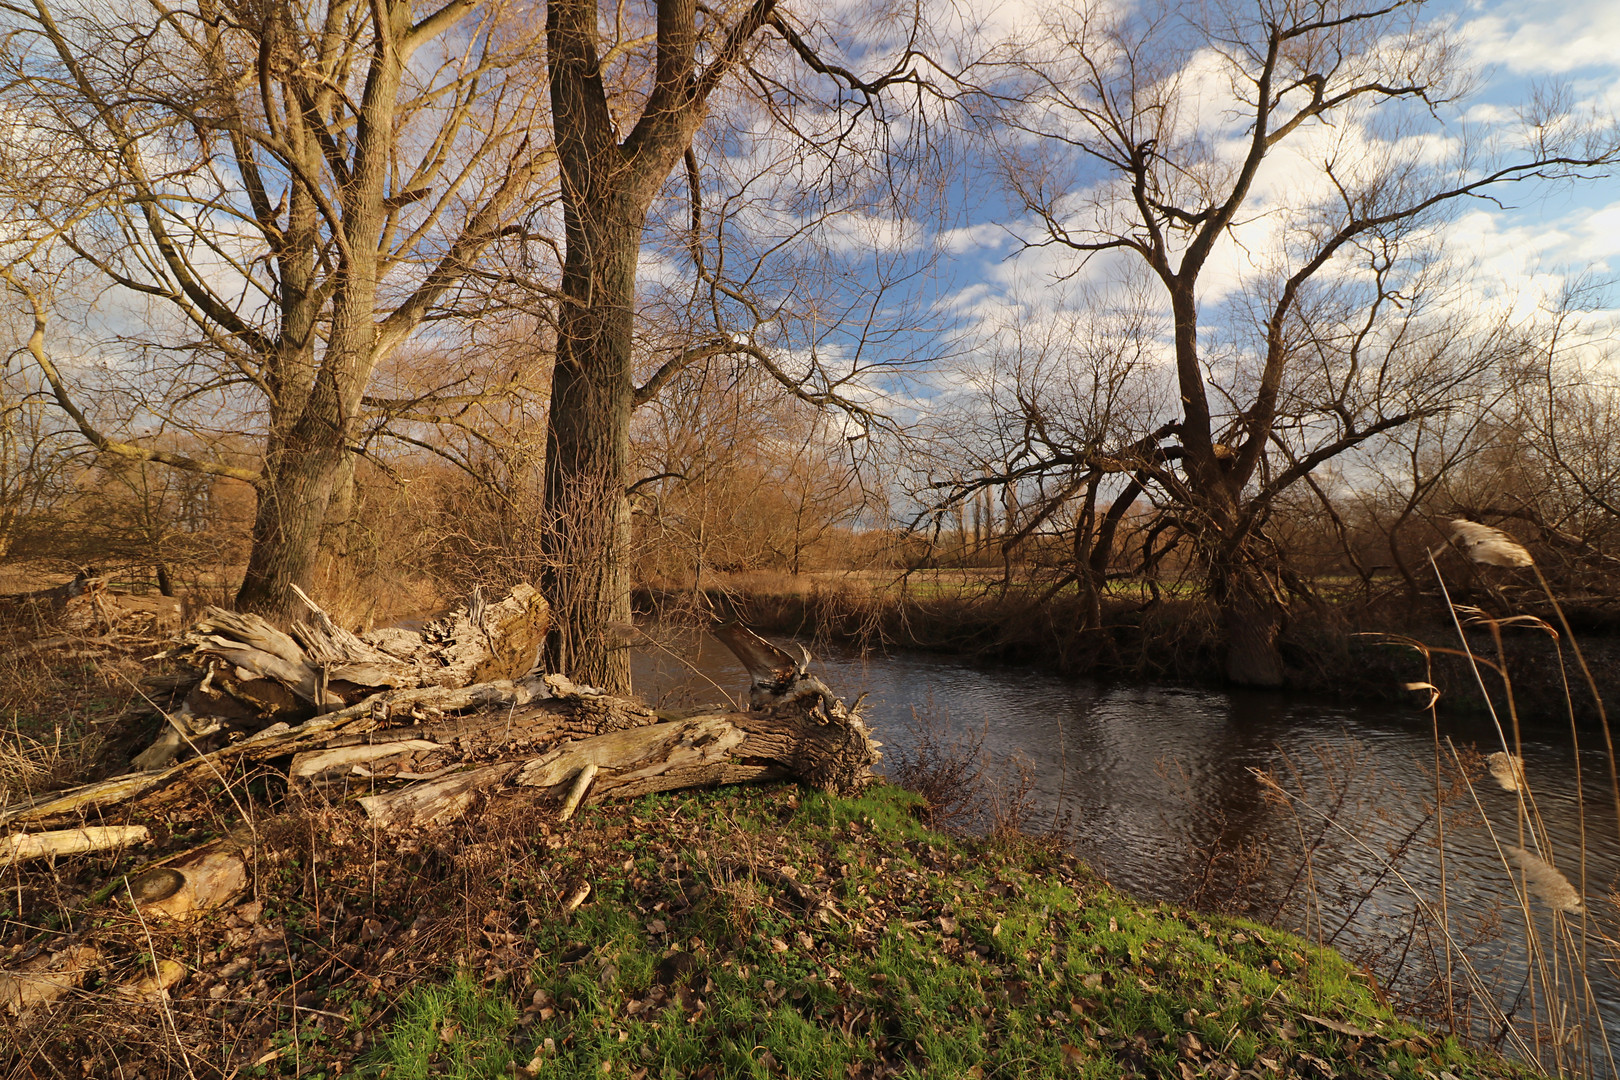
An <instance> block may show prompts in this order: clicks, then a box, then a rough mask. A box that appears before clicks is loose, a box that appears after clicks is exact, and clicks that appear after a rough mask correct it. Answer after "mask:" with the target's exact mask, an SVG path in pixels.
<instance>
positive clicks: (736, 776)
mask: <svg viewBox="0 0 1620 1080" xmlns="http://www.w3.org/2000/svg"><path fill="white" fill-rule="evenodd" d="M306 603H307V604H308V607H309V609H310V614H309V618H308V620H307V621H301V622H297V623H295V624H294V625H293V627H292V628H291V631H290V632H282V631H281V630H279V629H277V628H275V627H273V626H271V625H270V624H269V623H266V622H265V621H264V620H262V619H259V618H257V617H255V616H251V615H239V614H235V613H231V612H225V611H220V610H218V609H211V610H210V611H209V612H208V613H207V614H206V615H205V616H204V618H203V619H202V620H201V621H199V622H198V623H197V624H196V625H195V626H193V627H191V628H190V629H188V630H186V631H185V632H184V633H182V634H181V635H180V636H179V637H178V639H177V640H176V642H175V644H173V645H172V646H171V647H170V648H168V649H166V650H164V651H163V652H162V653H159V654H158V657H159V658H163V659H168V660H173V661H177V662H178V663H179V665H180V666H181V669H182V671H181V674H180V675H177V676H175V677H173V681H174V683H175V685H174V689H175V691H176V693H177V694H179V695H180V696H181V701H182V704H181V705H180V706H179V708H178V709H176V710H175V711H174V712H172V713H169V714H166V718H167V721H168V723H167V726H166V728H165V730H164V732H163V734H162V735H160V737H159V738H158V740H157V742H156V743H155V744H154V745H153V746H152V747H151V748H149V749H148V750H146V751H145V752H144V753H142V754H140V755H137V757H136V759H135V762H134V766H135V767H134V768H133V769H132V771H130V772H128V773H126V774H124V775H121V776H115V777H112V778H110V779H106V780H102V781H99V782H97V783H93V784H88V785H84V786H82V787H79V788H75V789H72V790H68V791H60V792H54V793H51V794H49V795H45V796H41V797H39V798H36V799H34V800H31V801H29V802H25V803H22V804H20V805H15V806H10V807H4V808H0V829H3V830H4V831H5V832H6V833H7V834H9V835H8V836H7V837H5V839H6V842H7V844H8V845H9V846H8V847H7V848H6V849H5V850H7V851H11V852H14V853H15V854H13V855H12V856H11V857H12V858H18V857H21V856H22V853H23V852H25V851H27V852H30V853H32V852H35V851H39V852H40V853H41V854H67V853H69V852H85V851H93V850H97V849H98V844H99V847H100V848H102V849H105V848H112V847H118V846H123V845H127V844H128V843H129V842H130V838H131V837H132V836H136V835H138V834H137V833H134V832H132V831H130V830H134V829H138V828H140V827H141V826H142V825H143V824H145V822H146V820H147V819H148V818H153V817H157V816H162V817H165V818H167V819H173V818H175V817H177V816H184V815H187V814H188V813H189V814H196V813H201V812H202V810H201V804H202V803H204V802H206V803H207V804H208V805H207V812H208V813H210V814H212V815H215V816H216V817H217V816H218V815H220V814H221V813H222V812H228V810H229V807H228V806H226V805H224V804H225V803H226V802H228V800H229V797H230V793H231V786H232V784H233V782H234V781H235V780H236V779H237V778H240V777H242V776H243V775H245V774H246V772H247V771H248V770H250V769H252V770H257V771H258V772H259V774H260V775H263V774H264V773H265V772H268V773H269V774H271V775H273V776H279V777H281V778H282V779H283V781H284V783H285V785H286V787H285V790H286V791H287V792H288V794H289V796H290V797H300V798H306V799H319V800H328V801H352V802H353V803H354V804H355V805H357V806H358V807H359V808H360V809H361V811H362V812H363V813H365V814H366V815H367V816H368V817H369V818H370V819H371V820H372V821H373V822H375V823H376V824H377V825H378V826H380V827H382V828H383V829H385V830H388V831H393V832H397V831H400V830H405V829H411V828H419V827H424V826H430V825H440V824H444V823H446V822H449V821H451V820H454V819H455V818H457V817H460V816H461V815H463V814H465V813H466V812H467V811H468V810H469V809H470V808H472V807H473V806H474V805H475V804H476V803H477V802H478V800H479V799H481V798H483V797H485V796H487V795H488V794H489V793H491V792H493V791H495V790H496V789H508V790H510V791H512V792H515V793H523V794H527V795H529V796H531V797H532V798H534V799H535V801H536V802H537V803H538V804H549V803H552V802H557V803H563V802H567V803H569V804H570V806H569V810H568V812H569V813H572V812H573V811H572V808H573V807H574V806H577V805H579V804H580V803H581V802H595V801H600V800H602V799H606V798H634V797H636V796H640V795H645V794H649V793H652V792H659V791H668V790H673V789H678V788H689V787H708V786H714V785H718V784H726V783H738V782H753V781H762V780H773V779H782V780H789V779H791V780H797V781H800V782H804V783H807V784H810V785H813V786H815V787H818V788H823V789H827V790H831V791H838V792H846V793H847V792H852V791H855V790H858V789H859V788H860V787H862V786H863V785H864V784H865V783H866V782H867V780H868V779H869V777H870V772H871V766H872V765H873V763H874V762H875V761H876V760H877V757H878V751H877V745H878V744H877V743H875V742H874V741H873V740H872V739H871V738H870V736H869V735H868V733H867V730H866V727H865V725H864V724H863V723H862V721H861V719H860V717H859V715H858V714H857V713H856V712H855V711H853V710H851V709H849V708H847V707H846V706H845V705H844V703H843V702H841V701H840V700H839V699H838V698H837V697H836V696H835V695H834V694H833V693H832V692H831V690H829V689H828V688H827V687H826V686H825V684H823V683H822V682H820V681H819V680H817V679H815V678H814V677H812V676H810V675H809V673H808V671H807V670H806V665H805V662H804V660H795V659H793V658H791V657H789V656H787V654H785V653H783V652H781V651H780V650H778V649H776V648H775V647H774V646H772V645H770V644H769V643H768V642H766V641H764V640H763V639H761V638H759V637H757V636H756V635H754V634H752V633H751V632H749V631H747V630H745V629H743V628H741V627H738V626H730V627H724V628H720V630H719V631H718V633H719V636H720V637H721V639H722V640H723V641H725V642H726V643H727V644H728V645H729V646H730V647H731V648H732V650H733V651H734V652H736V653H737V655H738V657H739V659H741V660H742V661H743V663H744V664H745V666H747V667H748V668H749V670H750V672H751V674H752V677H753V686H752V692H751V697H750V700H751V704H752V706H753V707H752V708H750V709H749V710H747V711H736V710H727V709H719V708H715V709H705V710H697V711H693V712H689V713H685V714H680V715H673V714H659V713H656V712H654V711H653V710H652V709H650V708H648V707H647V706H646V705H645V704H643V703H641V702H638V701H634V700H630V699H626V698H620V697H615V696H612V695H608V694H603V693H601V692H599V691H596V690H594V689H592V688H590V687H583V686H576V685H574V684H573V683H571V682H569V681H568V680H567V679H566V678H563V677H561V676H558V675H548V674H544V673H541V672H538V671H533V670H528V669H529V665H530V660H531V659H532V657H533V656H534V655H535V651H536V649H537V647H538V645H539V642H540V639H541V637H542V636H543V635H544V633H545V630H546V627H547V623H548V616H547V611H546V606H545V602H544V601H543V600H542V599H541V598H540V597H539V595H538V594H537V593H536V592H535V591H534V590H533V589H532V588H529V587H528V586H520V587H518V588H517V589H514V590H513V591H512V592H511V593H509V594H507V595H506V596H505V597H503V598H501V599H500V600H498V601H493V602H486V601H484V600H483V599H481V598H479V597H476V596H475V597H474V598H473V599H471V600H470V601H468V602H467V603H465V604H462V605H461V606H459V607H458V608H456V609H455V610H454V611H452V612H451V614H450V615H449V616H447V617H446V618H444V619H441V620H437V621H436V622H433V623H429V624H427V625H426V626H424V627H423V628H421V629H419V630H402V629H390V630H383V631H374V632H372V633H369V634H365V635H356V634H353V633H350V632H349V631H347V630H344V629H343V628H341V627H339V626H338V625H337V624H336V623H334V622H333V621H332V620H331V619H330V618H328V617H327V616H326V614H325V613H324V612H322V611H321V610H320V609H319V608H318V607H316V606H315V605H314V604H313V603H312V602H309V601H308V600H307V599H306ZM805 659H807V657H806V658H805ZM36 833H55V834H57V835H59V836H60V837H61V838H60V839H39V840H27V839H24V837H25V836H27V835H29V834H36Z"/></svg>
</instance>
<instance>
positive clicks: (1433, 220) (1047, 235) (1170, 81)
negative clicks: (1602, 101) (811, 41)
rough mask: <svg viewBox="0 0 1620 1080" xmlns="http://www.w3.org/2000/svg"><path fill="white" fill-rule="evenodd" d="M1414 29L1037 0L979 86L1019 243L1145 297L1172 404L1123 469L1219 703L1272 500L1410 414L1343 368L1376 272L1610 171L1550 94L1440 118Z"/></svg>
mask: <svg viewBox="0 0 1620 1080" xmlns="http://www.w3.org/2000/svg"><path fill="white" fill-rule="evenodd" d="M1423 16H1424V5H1423V3H1421V2H1420V0H1418V2H1394V3H1379V2H1375V3H1362V2H1359V0H1265V2H1249V0H1229V2H1225V3H1216V4H1211V5H1207V6H1199V7H1196V8H1191V9H1189V8H1184V7H1183V6H1181V5H1179V4H1171V3H1159V2H1156V3H1149V4H1147V5H1145V6H1144V5H1133V6H1129V7H1124V8H1121V7H1118V6H1117V5H1097V4H1084V5H1081V6H1080V7H1078V8H1071V7H1068V6H1066V5H1065V6H1052V7H1049V8H1046V9H1044V11H1043V14H1042V16H1041V18H1040V20H1039V24H1038V25H1037V26H1036V27H1035V28H1034V29H1033V30H1032V31H1031V32H1030V33H1029V34H1028V35H1026V39H1025V40H1024V41H1022V42H1020V43H1018V44H1017V45H1015V46H1012V47H1009V48H1007V49H1004V50H1002V51H1000V52H998V53H996V54H995V55H993V56H992V57H990V58H989V59H987V60H986V61H985V62H984V63H983V64H982V65H980V66H979V67H978V68H977V69H976V70H977V71H978V72H980V74H981V76H982V78H981V80H980V81H981V89H982V90H983V91H984V95H983V98H982V100H983V101H984V102H985V105H984V107H983V112H982V114H981V119H982V121H983V122H984V124H985V127H986V129H987V130H990V131H992V132H1004V133H1007V134H1006V135H1005V137H1002V138H1000V139H999V145H1000V147H1001V153H1002V160H1003V161H1004V162H1005V165H1006V169H1005V175H1006V178H1007V181H1008V185H1009V189H1010V190H1011V192H1012V193H1013V194H1014V196H1015V198H1016V199H1017V201H1018V202H1019V203H1020V205H1021V206H1022V208H1023V209H1024V210H1025V211H1026V212H1027V213H1028V215H1029V216H1030V218H1031V219H1032V220H1033V221H1034V222H1035V227H1036V229H1037V234H1038V235H1037V238H1035V239H1032V240H1031V241H1030V243H1031V244H1032V245H1035V246H1044V247H1049V248H1056V249H1059V250H1067V251H1069V252H1072V253H1073V254H1074V255H1075V256H1076V257H1077V258H1078V259H1079V260H1081V262H1080V264H1079V266H1078V267H1076V268H1075V272H1077V273H1078V272H1085V273H1093V272H1095V271H1096V270H1097V269H1098V268H1102V267H1106V266H1108V265H1110V263H1111V261H1112V260H1116V259H1124V260H1126V261H1134V262H1136V263H1138V264H1139V265H1143V266H1145V267H1146V268H1147V270H1148V271H1149V272H1150V273H1151V275H1152V276H1153V277H1154V278H1155V279H1156V280H1157V282H1158V284H1159V286H1160V287H1161V288H1162V290H1163V293H1162V295H1163V297H1164V300H1165V301H1166V302H1167V306H1168V308H1169V312H1170V322H1171V327H1172V333H1171V353H1172V356H1171V358H1170V359H1171V362H1172V364H1173V370H1174V384H1175V387H1176V394H1177V397H1178V398H1179V408H1178V410H1177V412H1178V415H1176V416H1174V417H1172V418H1171V419H1170V423H1169V426H1168V427H1166V428H1164V429H1163V430H1162V432H1160V433H1159V434H1160V437H1159V440H1158V443H1157V446H1156V447H1155V448H1154V450H1153V451H1152V452H1151V453H1147V454H1144V455H1143V456H1142V459H1141V461H1140V464H1139V467H1138V469H1137V473H1138V474H1139V475H1140V476H1141V478H1142V482H1143V483H1145V484H1147V485H1150V486H1151V487H1152V488H1154V489H1155V490H1156V491H1157V492H1158V495H1159V497H1160V498H1162V499H1163V500H1164V501H1165V503H1166V504H1167V505H1169V506H1172V507H1174V517H1175V520H1174V524H1173V528H1174V529H1175V530H1176V532H1178V533H1179V534H1180V535H1181V536H1183V537H1185V538H1186V539H1187V540H1189V541H1191V543H1192V545H1193V546H1194V548H1195V550H1196V552H1197V555H1198V558H1199V560H1200V561H1201V563H1202V564H1203V566H1204V568H1205V570H1206V573H1207V575H1208V581H1209V586H1210V589H1211V592H1212V594H1213V597H1214V599H1215V600H1216V602H1217V603H1218V605H1219V607H1220V610H1221V614H1222V625H1223V634H1224V637H1225V640H1226V646H1227V657H1226V672H1227V675H1228V677H1229V678H1231V679H1232V680H1233V681H1235V682H1238V683H1247V684H1255V685H1275V684H1277V683H1278V682H1280V681H1281V678H1282V665H1281V660H1280V656H1279V654H1278V651H1277V648H1276V640H1277V636H1278V634H1279V632H1280V629H1281V627H1282V623H1283V614H1284V603H1283V599H1284V597H1283V589H1282V587H1281V585H1280V583H1279V581H1278V576H1277V575H1278V553H1277V551H1276V549H1275V546H1274V545H1273V544H1271V543H1269V542H1268V541H1267V539H1266V536H1265V532H1264V524H1265V520H1266V515H1267V513H1268V510H1269V507H1270V506H1271V505H1272V500H1273V498H1274V497H1275V495H1276V494H1277V493H1278V492H1280V491H1282V490H1284V489H1286V488H1288V487H1290V486H1291V485H1293V484H1295V483H1297V482H1299V481H1301V480H1302V479H1303V478H1305V477H1306V476H1309V475H1310V474H1311V473H1312V472H1313V471H1314V470H1315V469H1317V468H1318V467H1320V466H1321V465H1322V464H1323V463H1324V462H1327V461H1329V460H1331V459H1333V458H1334V457H1336V456H1337V455H1339V454H1342V453H1344V452H1346V451H1347V450H1350V449H1352V448H1354V447H1356V446H1358V445H1360V444H1361V443H1363V442H1365V441H1366V440H1368V439H1371V438H1375V437H1377V436H1378V435H1379V434H1380V433H1382V432H1385V431H1389V430H1391V429H1393V428H1395V427H1399V426H1401V425H1403V424H1406V423H1409V422H1410V421H1412V420H1413V419H1414V418H1416V417H1417V416H1420V415H1422V414H1423V412H1424V411H1425V410H1426V409H1427V408H1429V407H1430V405H1428V404H1425V403H1424V395H1422V394H1418V395H1415V396H1410V397H1409V398H1408V399H1407V400H1405V401H1404V402H1403V401H1402V399H1401V396H1400V395H1396V396H1395V397H1394V398H1393V399H1391V398H1390V397H1389V396H1388V395H1383V394H1382V393H1381V392H1380V401H1379V403H1378V404H1376V405H1375V404H1374V403H1373V402H1371V401H1369V400H1368V399H1367V397H1366V396H1365V393H1364V391H1365V389H1366V387H1367V385H1368V384H1366V383H1365V381H1364V376H1365V374H1366V370H1367V365H1366V363H1365V362H1364V361H1363V360H1362V359H1360V357H1361V356H1362V354H1363V352H1364V351H1366V350H1367V349H1369V348H1372V349H1374V350H1375V351H1376V350H1381V349H1384V348H1385V347H1386V346H1387V347H1390V348H1394V347H1396V346H1398V345H1400V338H1401V333H1402V330H1401V327H1402V326H1403V325H1404V323H1403V321H1402V320H1400V319H1396V320H1394V323H1393V324H1390V323H1389V322H1387V321H1386V319H1385V316H1387V315H1389V314H1391V313H1394V312H1398V311H1399V310H1400V308H1401V304H1402V302H1403V293H1402V291H1401V290H1402V288H1403V287H1405V286H1406V285H1407V284H1409V283H1410V281H1411V278H1410V274H1411V273H1412V271H1410V270H1406V269H1403V266H1404V263H1403V261H1401V260H1398V259H1397V260H1395V261H1391V260H1390V258H1389V257H1390V256H1391V255H1392V254H1397V255H1398V253H1399V252H1398V249H1399V246H1400V245H1401V244H1403V243H1411V242H1412V241H1411V238H1412V237H1413V235H1414V234H1415V232H1416V230H1418V229H1420V228H1432V227H1433V226H1435V225H1437V224H1438V223H1439V222H1440V221H1442V220H1443V217H1444V213H1445V211H1446V210H1447V208H1448V207H1450V206H1452V205H1455V204H1458V203H1460V202H1462V201H1464V200H1469V199H1488V198H1491V197H1493V193H1495V192H1497V191H1499V190H1500V189H1501V188H1502V187H1504V186H1505V185H1510V184H1515V183H1523V182H1526V181H1531V180H1549V181H1551V180H1567V179H1571V178H1578V177H1583V176H1592V175H1597V174H1599V173H1601V172H1603V171H1604V170H1606V169H1607V168H1608V167H1609V166H1610V165H1611V164H1612V163H1613V162H1614V160H1615V158H1616V147H1617V141H1616V138H1615V135H1614V132H1613V128H1612V125H1597V124H1589V123H1583V122H1582V121H1581V118H1580V117H1579V116H1577V115H1576V113H1575V110H1573V109H1572V108H1571V107H1569V106H1568V104H1567V103H1566V102H1565V101H1564V100H1563V99H1562V98H1560V97H1559V96H1557V95H1547V96H1544V97H1542V98H1540V99H1538V100H1537V101H1534V102H1532V103H1531V104H1530V105H1529V106H1527V107H1526V109H1525V110H1524V112H1523V114H1522V116H1521V123H1520V125H1519V129H1518V130H1515V131H1508V130H1499V131H1494V132H1490V133H1489V135H1488V137H1485V138H1480V137H1477V136H1476V135H1475V134H1474V133H1472V132H1469V131H1467V130H1466V129H1463V128H1461V127H1459V126H1458V124H1459V123H1460V122H1458V121H1452V120H1449V119H1448V120H1446V121H1445V122H1444V123H1442V122H1441V120H1440V117H1442V116H1445V117H1448V118H1449V117H1452V116H1454V115H1460V113H1458V111H1457V110H1456V108H1455V107H1456V105H1457V104H1458V102H1459V101H1460V100H1461V95H1462V93H1463V91H1464V90H1465V89H1466V85H1465V83H1466V75H1467V72H1466V71H1465V70H1464V67H1463V65H1462V61H1461V59H1460V57H1459V56H1458V55H1457V51H1456V49H1455V48H1454V46H1453V45H1452V43H1451V41H1450V40H1449V39H1448V37H1447V34H1446V31H1445V29H1444V26H1443V24H1441V23H1439V22H1425V21H1424V17H1423ZM1436 131H1442V132H1453V133H1454V137H1453V139H1452V140H1451V144H1452V146H1453V147H1454V148H1455V151H1456V152H1455V153H1454V154H1453V155H1451V156H1450V157H1448V158H1446V159H1445V160H1440V161H1437V160H1436V158H1435V157H1434V156H1433V155H1432V154H1431V153H1430V150H1431V148H1432V143H1430V142H1428V141H1426V140H1425V139H1423V138H1421V136H1423V135H1427V134H1432V133H1434V132H1436ZM1302 177H1303V178H1302ZM1233 252H1246V253H1248V255H1249V257H1250V258H1252V259H1253V262H1254V264H1256V265H1254V268H1253V269H1252V270H1251V271H1249V272H1247V273H1245V274H1244V275H1243V276H1244V278H1245V279H1246V280H1247V282H1248V286H1247V288H1246V289H1244V290H1242V291H1240V292H1239V293H1237V294H1236V295H1238V296H1240V297H1241V302H1240V303H1234V304H1227V305H1212V304H1210V303H1209V302H1208V300H1207V297H1208V295H1209V293H1210V290H1211V287H1212V286H1216V285H1221V286H1223V288H1222V289H1221V290H1220V291H1221V292H1224V293H1230V292H1231V289H1230V286H1231V282H1230V281H1226V282H1221V281H1220V280H1219V274H1220V268H1221V263H1220V258H1221V257H1223V256H1224V254H1229V253H1233ZM1242 257H1243V256H1242V255H1239V256H1238V258H1242ZM1093 264H1094V265H1093ZM1357 264H1359V265H1357ZM1385 267H1387V269H1380V268H1385ZM1369 271H1370V272H1371V276H1370V277H1369V276H1368V275H1369ZM1218 312H1219V313H1220V314H1224V315H1225V318H1219V317H1217V313H1218ZM1212 323H1214V324H1216V325H1221V326H1223V327H1224V329H1225V331H1226V333H1225V334H1224V335H1223V337H1224V340H1222V341H1219V342H1217V343H1216V344H1217V347H1216V348H1215V349H1213V350H1211V349H1210V348H1209V346H1208V344H1207V342H1201V340H1200V334H1201V332H1203V331H1205V330H1206V328H1207V327H1209V326H1210V325H1211V324H1212ZM1418 351H1419V352H1421V350H1418ZM1404 355H1407V356H1409V357H1411V356H1413V355H1414V354H1413V353H1411V352H1406V353H1404ZM1335 373H1337V374H1335ZM1336 380H1337V382H1336ZM1335 385H1337V387H1338V389H1335ZM1409 385H1414V386H1415V385H1416V384H1415V383H1414V384H1409ZM1345 386H1352V387H1354V389H1352V390H1351V391H1350V393H1349V394H1348V396H1346V394H1344V393H1341V392H1339V391H1340V390H1342V389H1343V388H1344V387H1345ZM1291 387H1293V388H1297V392H1295V393H1294V395H1293V397H1294V401H1295V402H1296V403H1297V404H1298V405H1299V406H1301V407H1302V408H1301V410H1300V411H1298V412H1296V413H1295V415H1293V416H1289V415H1288V413H1289V401H1290V393H1291V389H1290V388H1291ZM1307 443H1308V447H1307Z"/></svg>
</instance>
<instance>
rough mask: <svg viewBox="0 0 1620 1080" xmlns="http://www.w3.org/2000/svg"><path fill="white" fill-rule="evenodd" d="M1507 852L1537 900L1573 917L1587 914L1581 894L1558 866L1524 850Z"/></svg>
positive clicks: (1510, 848) (1513, 849)
mask: <svg viewBox="0 0 1620 1080" xmlns="http://www.w3.org/2000/svg"><path fill="white" fill-rule="evenodd" d="M1507 852H1508V854H1509V855H1510V856H1512V858H1513V864H1514V865H1515V866H1517V867H1518V868H1519V869H1520V870H1523V871H1524V880H1525V884H1526V885H1527V886H1528V887H1529V889H1530V893H1531V895H1533V896H1534V897H1535V898H1536V899H1537V900H1540V901H1541V902H1542V903H1544V904H1546V905H1547V906H1548V907H1550V908H1552V909H1553V910H1554V911H1566V912H1568V913H1569V914H1571V915H1580V914H1582V913H1583V912H1585V910H1586V905H1585V904H1583V903H1582V902H1581V894H1580V893H1579V892H1577V891H1576V889H1575V886H1573V885H1571V884H1570V883H1569V878H1567V877H1565V876H1564V875H1563V874H1562V873H1561V872H1560V871H1559V870H1558V868H1557V867H1556V866H1553V865H1552V864H1551V863H1549V862H1547V861H1546V860H1545V859H1542V858H1541V857H1540V856H1538V855H1535V854H1532V853H1531V852H1528V851H1526V850H1524V848H1519V847H1509V848H1508V849H1507Z"/></svg>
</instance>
